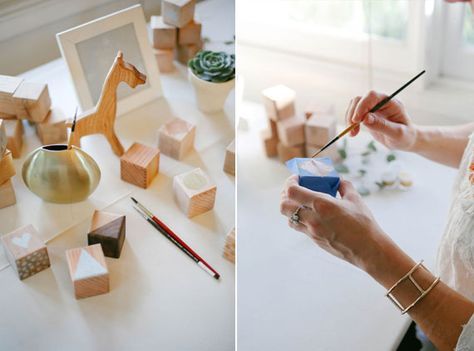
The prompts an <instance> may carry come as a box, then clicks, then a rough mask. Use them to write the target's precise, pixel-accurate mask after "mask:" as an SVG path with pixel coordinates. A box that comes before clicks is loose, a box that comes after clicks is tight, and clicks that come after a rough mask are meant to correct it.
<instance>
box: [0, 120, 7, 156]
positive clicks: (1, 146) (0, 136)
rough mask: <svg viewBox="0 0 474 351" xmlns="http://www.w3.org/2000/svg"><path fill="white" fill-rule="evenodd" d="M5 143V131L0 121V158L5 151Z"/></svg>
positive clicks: (3, 124)
mask: <svg viewBox="0 0 474 351" xmlns="http://www.w3.org/2000/svg"><path fill="white" fill-rule="evenodd" d="M7 143H8V137H7V131H6V129H5V123H4V122H3V119H0V158H1V157H2V156H3V154H4V153H5V150H6V149H7Z"/></svg>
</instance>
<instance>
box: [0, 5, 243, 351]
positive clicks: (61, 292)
mask: <svg viewBox="0 0 474 351" xmlns="http://www.w3.org/2000/svg"><path fill="white" fill-rule="evenodd" d="M233 6H234V4H233V1H207V2H204V3H200V4H198V6H197V13H198V15H199V16H200V18H201V20H202V21H203V35H204V36H208V37H211V38H212V39H213V40H214V39H215V40H217V41H219V40H228V39H231V38H232V35H233V30H234V28H233V22H232V21H229V20H226V18H232V19H233V17H234V12H233V11H234V8H233ZM219 45H221V46H222V45H223V44H219V43H216V42H214V43H210V44H209V46H208V47H212V48H213V49H215V48H216V47H219ZM229 48H230V49H232V48H231V47H228V46H226V47H225V49H229ZM23 76H24V77H25V78H28V79H31V80H36V81H44V82H47V83H48V85H49V90H50V95H51V98H52V101H53V106H55V107H60V108H62V109H63V110H64V111H65V112H68V113H69V114H71V113H73V111H74V109H75V106H76V105H77V100H76V98H75V95H74V91H73V87H72V84H71V82H70V80H69V77H68V73H67V69H66V66H65V64H64V62H63V61H62V60H61V59H59V60H56V61H53V62H51V63H49V64H46V65H44V66H41V67H39V68H37V69H34V70H32V71H30V72H26V73H25V74H24V75H23ZM161 80H162V85H163V92H164V95H165V97H164V98H161V99H157V100H156V101H153V102H151V103H149V104H147V105H145V106H143V107H141V108H139V109H137V110H134V111H132V112H130V113H128V114H126V115H124V116H122V117H120V118H119V119H117V121H116V130H117V134H118V136H119V138H120V139H121V141H122V143H123V144H124V147H125V148H128V147H129V146H130V145H131V144H132V143H133V142H134V141H138V142H141V143H144V144H147V145H156V144H157V129H158V128H159V126H160V125H162V124H163V123H164V122H165V121H168V120H170V119H171V118H172V117H173V116H177V117H180V118H183V119H186V120H188V121H190V122H191V123H195V124H196V125H197V135H196V142H195V151H193V152H192V153H191V154H190V155H188V156H187V157H186V158H185V159H184V160H183V161H182V162H178V161H175V160H173V159H171V158H169V157H167V156H165V155H161V161H160V173H159V175H158V176H157V177H156V178H155V179H154V181H153V182H152V184H151V186H150V187H149V188H148V189H146V190H144V189H141V188H138V187H136V186H134V185H132V184H129V183H125V182H123V181H121V180H120V172H119V159H118V157H116V156H115V155H114V154H113V153H112V151H111V149H110V147H109V145H108V144H107V143H106V141H105V139H103V138H102V137H101V136H90V137H87V138H85V139H83V148H84V149H85V151H86V152H88V153H90V155H91V156H93V157H94V158H95V160H96V161H97V163H98V164H99V167H100V169H101V172H102V179H101V182H100V185H99V187H98V188H97V190H96V191H95V192H94V193H93V194H92V195H91V196H90V198H89V199H88V200H87V201H84V202H82V203H78V204H72V205H56V204H49V203H46V202H43V201H42V200H41V199H39V198H38V197H36V196H35V195H34V194H33V193H31V192H30V191H29V190H28V189H27V188H26V187H25V185H24V183H23V180H22V179H21V166H22V163H23V160H24V159H25V157H26V155H27V154H28V152H29V151H31V150H33V149H34V148H36V147H38V146H39V141H38V140H37V138H36V136H35V135H34V132H33V129H32V128H31V127H29V126H27V128H26V137H25V147H24V149H23V155H22V158H21V159H17V160H15V161H14V162H15V166H16V170H17V175H16V176H15V177H14V178H13V183H14V186H15V190H16V194H17V204H16V205H15V206H11V207H8V208H5V209H1V210H0V234H5V233H8V232H9V231H11V230H13V229H15V228H17V227H19V226H21V225H26V224H29V223H31V224H33V225H34V226H35V227H36V228H37V229H38V230H39V232H40V235H41V237H42V238H43V239H44V240H49V239H51V238H53V237H55V238H54V239H53V240H51V241H49V243H48V251H49V255H50V259H51V268H50V269H48V270H45V271H43V272H41V273H39V274H37V275H35V276H33V277H30V278H28V279H26V280H24V281H20V280H19V279H18V278H17V277H16V275H15V273H14V272H13V270H12V269H11V267H9V266H7V265H6V260H5V257H4V254H3V250H1V251H2V253H0V311H1V312H0V350H33V349H34V350H48V351H50V350H101V351H102V350H206V351H209V350H216V351H217V350H219V351H221V350H233V349H234V342H235V337H234V329H235V323H234V290H235V289H234V288H235V284H234V268H235V266H234V265H233V264H231V263H230V262H228V261H226V260H225V259H224V258H223V257H222V252H223V246H224V242H225V236H226V234H227V233H228V232H229V231H230V230H231V229H232V228H233V227H234V199H235V197H234V193H235V191H234V188H235V179H234V177H233V176H230V175H228V174H226V173H224V172H223V171H222V167H223V162H224V157H225V148H226V146H227V145H228V144H229V143H230V142H231V141H232V139H233V138H234V98H233V96H232V95H231V97H230V98H229V99H228V100H227V103H226V106H225V109H224V111H223V112H222V113H218V114H215V115H208V116H207V115H204V114H202V113H201V112H199V111H198V110H197V108H196V103H195V101H194V95H193V92H192V88H191V86H190V84H189V83H188V82H187V79H186V68H185V67H184V66H179V67H178V70H177V71H176V72H175V73H172V74H165V75H161ZM195 167H200V168H202V169H203V170H204V171H206V172H207V173H208V174H209V175H210V177H211V178H212V179H213V180H214V181H215V182H216V184H217V197H216V204H215V207H214V210H212V211H210V212H207V213H205V214H202V215H200V216H197V217H194V218H192V219H188V218H187V217H186V216H185V215H184V214H183V213H182V212H181V211H180V210H179V208H178V206H177V205H176V203H175V202H174V200H173V194H172V188H171V184H172V178H173V176H174V175H176V174H179V173H182V172H185V171H188V170H191V169H193V168H195ZM130 195H132V196H134V197H136V198H137V199H138V200H139V201H141V202H142V203H143V204H145V205H146V206H148V207H149V208H150V210H152V211H153V212H154V213H155V214H156V215H157V216H158V217H159V218H161V219H162V220H163V221H164V222H165V223H167V224H168V225H169V226H171V227H172V228H173V229H174V230H175V231H176V232H177V233H178V234H179V235H180V236H181V237H182V238H183V239H184V240H185V241H186V242H187V243H188V244H189V245H190V246H191V247H193V248H194V249H195V250H196V251H197V252H198V253H199V254H200V255H201V256H202V257H203V258H204V259H206V260H207V261H208V262H209V263H210V264H211V265H212V266H213V267H214V268H215V269H216V270H217V271H218V272H219V273H220V274H221V279H220V280H219V281H216V280H214V279H213V278H212V277H210V276H209V275H207V274H206V273H205V272H204V271H202V270H201V269H200V268H199V267H198V266H197V265H196V264H195V263H194V262H193V261H191V260H190V259H189V258H188V257H186V256H185V255H184V254H183V253H182V252H181V251H180V250H179V249H178V248H177V247H175V246H174V245H173V244H172V243H171V242H169V241H168V240H167V239H166V238H165V237H164V236H162V235H161V234H160V233H158V232H157V231H156V230H155V229H154V228H152V227H151V226H150V224H148V223H147V222H145V221H144V220H143V218H142V217H140V216H139V215H138V214H137V213H136V212H135V211H134V210H133V208H132V203H131V200H130V199H129V198H128V197H129V196H130ZM94 209H106V210H107V211H112V212H116V213H121V214H125V215H126V216H127V227H126V230H127V231H126V233H127V234H126V235H127V237H126V241H125V245H124V248H123V251H122V256H121V257H120V259H112V258H106V260H107V264H108V267H109V271H110V283H111V290H110V293H108V294H105V295H101V296H96V297H91V298H87V299H83V300H76V299H75V298H74V293H73V289H72V284H71V281H70V278H69V273H68V270H67V264H66V259H65V254H64V252H65V250H67V249H69V248H73V247H79V246H85V245H87V237H86V233H87V231H88V229H89V225H90V218H91V216H92V213H93V211H94Z"/></svg>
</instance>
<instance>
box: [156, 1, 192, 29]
mask: <svg viewBox="0 0 474 351" xmlns="http://www.w3.org/2000/svg"><path fill="white" fill-rule="evenodd" d="M195 5H196V0H163V1H162V2H161V13H162V15H163V21H164V22H165V23H167V24H171V25H173V26H176V27H179V28H181V27H183V26H184V25H186V24H188V23H189V22H191V21H192V19H193V17H194V7H195Z"/></svg>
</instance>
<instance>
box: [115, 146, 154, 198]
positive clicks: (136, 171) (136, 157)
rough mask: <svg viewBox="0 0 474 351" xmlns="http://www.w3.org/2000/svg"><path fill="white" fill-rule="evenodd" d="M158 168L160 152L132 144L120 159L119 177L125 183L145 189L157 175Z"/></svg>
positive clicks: (152, 148)
mask: <svg viewBox="0 0 474 351" xmlns="http://www.w3.org/2000/svg"><path fill="white" fill-rule="evenodd" d="M159 166H160V150H158V149H156V148H154V147H150V146H146V145H143V144H140V143H133V145H132V146H130V148H129V149H128V150H127V152H126V153H125V154H123V156H122V157H120V177H121V178H122V180H124V181H126V182H129V183H132V184H135V185H136V186H139V187H142V188H145V189H146V188H148V186H149V185H150V183H151V181H152V180H153V178H155V176H156V175H157V174H158V171H159Z"/></svg>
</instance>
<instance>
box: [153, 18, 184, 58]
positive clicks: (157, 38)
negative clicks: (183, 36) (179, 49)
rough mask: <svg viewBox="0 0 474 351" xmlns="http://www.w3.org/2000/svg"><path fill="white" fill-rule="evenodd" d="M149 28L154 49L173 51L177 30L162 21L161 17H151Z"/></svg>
mask: <svg viewBox="0 0 474 351" xmlns="http://www.w3.org/2000/svg"><path fill="white" fill-rule="evenodd" d="M150 27H151V30H152V36H153V47H154V48H155V49H162V50H173V49H174V48H175V47H176V40H177V35H178V30H177V28H176V27H175V26H173V25H170V24H167V23H165V22H164V21H163V16H151V19H150Z"/></svg>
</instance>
